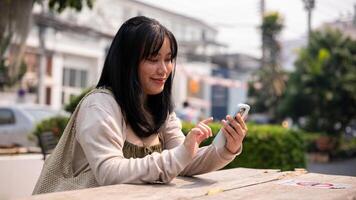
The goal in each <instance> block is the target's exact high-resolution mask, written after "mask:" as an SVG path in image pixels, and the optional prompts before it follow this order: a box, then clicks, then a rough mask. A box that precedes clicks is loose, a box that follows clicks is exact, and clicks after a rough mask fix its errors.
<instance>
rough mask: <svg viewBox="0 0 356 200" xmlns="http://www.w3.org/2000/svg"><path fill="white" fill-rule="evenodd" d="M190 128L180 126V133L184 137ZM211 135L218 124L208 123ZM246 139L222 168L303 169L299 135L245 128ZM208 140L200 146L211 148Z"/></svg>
mask: <svg viewBox="0 0 356 200" xmlns="http://www.w3.org/2000/svg"><path fill="white" fill-rule="evenodd" d="M192 127H194V126H193V125H191V124H190V125H188V124H187V123H183V128H182V130H183V132H184V133H185V134H187V133H188V132H189V130H190V129H191V128H192ZM210 127H211V128H212V130H213V133H214V135H216V134H217V132H218V130H219V129H220V124H218V123H211V124H210ZM248 129H249V131H248V136H247V137H246V138H245V140H244V142H243V151H242V153H241V154H240V155H239V156H237V157H236V158H235V160H233V161H232V162H231V163H230V164H228V165H227V166H226V167H225V168H236V167H249V168H260V169H267V168H268V169H281V170H293V169H294V168H299V167H305V162H306V161H305V145H304V141H303V139H302V137H301V135H300V132H299V131H296V130H291V129H285V128H283V127H281V126H276V125H255V124H248ZM212 140H213V137H212V138H209V139H208V140H206V141H204V142H203V144H202V146H205V145H209V144H211V142H212Z"/></svg>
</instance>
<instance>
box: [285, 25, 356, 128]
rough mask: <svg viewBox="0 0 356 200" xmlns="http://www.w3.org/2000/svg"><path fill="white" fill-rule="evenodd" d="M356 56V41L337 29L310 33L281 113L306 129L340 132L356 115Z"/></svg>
mask: <svg viewBox="0 0 356 200" xmlns="http://www.w3.org/2000/svg"><path fill="white" fill-rule="evenodd" d="M355 55H356V40H352V39H350V38H349V37H345V36H343V35H342V34H341V32H340V31H337V30H332V29H325V30H322V31H316V32H314V33H312V34H311V38H310V43H309V44H308V46H307V47H306V48H303V49H301V50H300V52H299V57H298V59H297V61H296V63H295V66H296V71H295V72H293V73H291V75H290V79H289V81H288V84H287V85H288V87H287V89H286V92H285V94H284V96H283V100H282V102H281V104H280V107H279V111H280V113H281V115H283V116H289V117H292V119H293V120H294V121H295V122H297V123H298V124H299V125H300V126H301V127H302V128H304V129H306V130H308V131H317V132H324V133H328V134H332V135H339V134H341V133H342V131H343V130H344V129H345V127H346V126H347V125H348V124H349V123H350V121H351V120H352V119H355V118H356V106H355V105H356V104H355V103H356V57H355ZM301 119H304V120H301ZM303 121H304V122H303Z"/></svg>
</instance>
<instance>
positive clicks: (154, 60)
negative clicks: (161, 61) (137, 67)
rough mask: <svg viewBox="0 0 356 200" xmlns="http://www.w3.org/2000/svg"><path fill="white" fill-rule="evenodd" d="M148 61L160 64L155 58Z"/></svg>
mask: <svg viewBox="0 0 356 200" xmlns="http://www.w3.org/2000/svg"><path fill="white" fill-rule="evenodd" d="M147 60H148V61H150V62H158V59H155V58H149V59H147Z"/></svg>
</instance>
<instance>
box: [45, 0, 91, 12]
mask: <svg viewBox="0 0 356 200" xmlns="http://www.w3.org/2000/svg"><path fill="white" fill-rule="evenodd" d="M84 3H86V5H88V7H89V8H92V7H93V3H94V0H49V2H48V5H49V8H50V9H52V10H55V11H57V12H59V13H60V12H62V11H63V10H65V9H66V8H73V9H75V10H76V11H81V10H82V8H83V4H84Z"/></svg>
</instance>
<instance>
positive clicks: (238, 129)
mask: <svg viewBox="0 0 356 200" xmlns="http://www.w3.org/2000/svg"><path fill="white" fill-rule="evenodd" d="M227 119H228V120H229V123H230V125H231V126H232V127H233V128H234V129H235V131H236V132H237V134H239V135H240V136H244V130H243V129H242V127H241V126H240V124H239V123H238V122H237V121H236V120H235V119H233V118H232V117H230V116H229V115H228V116H227Z"/></svg>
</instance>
